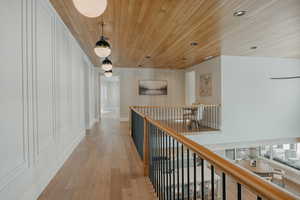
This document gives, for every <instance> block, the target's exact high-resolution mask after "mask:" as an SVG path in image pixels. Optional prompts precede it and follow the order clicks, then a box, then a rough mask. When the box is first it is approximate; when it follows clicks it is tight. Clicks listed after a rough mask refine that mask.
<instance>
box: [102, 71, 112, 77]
mask: <svg viewBox="0 0 300 200" xmlns="http://www.w3.org/2000/svg"><path fill="white" fill-rule="evenodd" d="M104 76H105V77H107V78H109V77H112V70H109V71H105V72H104Z"/></svg>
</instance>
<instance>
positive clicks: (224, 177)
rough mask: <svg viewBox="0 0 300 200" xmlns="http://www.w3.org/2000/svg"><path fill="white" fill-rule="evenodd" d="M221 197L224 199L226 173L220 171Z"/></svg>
mask: <svg viewBox="0 0 300 200" xmlns="http://www.w3.org/2000/svg"><path fill="white" fill-rule="evenodd" d="M222 197H223V198H222V199H223V200H226V175H225V173H224V172H223V173H222Z"/></svg>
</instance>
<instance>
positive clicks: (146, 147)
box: [143, 117, 149, 176]
mask: <svg viewBox="0 0 300 200" xmlns="http://www.w3.org/2000/svg"><path fill="white" fill-rule="evenodd" d="M148 126H149V124H148V122H147V119H146V117H144V156H143V158H144V160H143V161H144V176H149V129H148Z"/></svg>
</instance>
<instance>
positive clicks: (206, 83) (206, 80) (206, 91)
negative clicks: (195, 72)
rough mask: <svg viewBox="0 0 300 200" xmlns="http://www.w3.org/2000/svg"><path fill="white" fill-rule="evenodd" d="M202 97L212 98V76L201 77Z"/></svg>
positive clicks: (203, 75)
mask: <svg viewBox="0 0 300 200" xmlns="http://www.w3.org/2000/svg"><path fill="white" fill-rule="evenodd" d="M200 96H202V97H208V96H212V74H211V73H209V74H202V75H200Z"/></svg>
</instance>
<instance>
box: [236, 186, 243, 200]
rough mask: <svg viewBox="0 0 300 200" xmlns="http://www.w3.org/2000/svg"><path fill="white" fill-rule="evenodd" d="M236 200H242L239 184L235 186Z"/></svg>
mask: <svg viewBox="0 0 300 200" xmlns="http://www.w3.org/2000/svg"><path fill="white" fill-rule="evenodd" d="M237 199H238V200H242V185H241V184H240V183H238V184H237Z"/></svg>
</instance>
